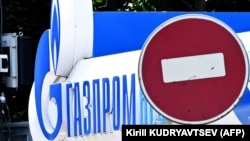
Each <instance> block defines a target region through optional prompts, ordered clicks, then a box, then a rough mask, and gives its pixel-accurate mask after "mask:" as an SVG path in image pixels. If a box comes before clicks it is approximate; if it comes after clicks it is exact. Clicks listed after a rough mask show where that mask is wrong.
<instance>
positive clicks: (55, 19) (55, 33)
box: [50, 1, 60, 72]
mask: <svg viewBox="0 0 250 141" xmlns="http://www.w3.org/2000/svg"><path fill="white" fill-rule="evenodd" d="M50 21H51V23H50V30H51V37H50V41H51V42H50V47H51V52H52V61H53V67H54V71H55V72H56V70H57V64H58V57H59V49H60V15H59V6H58V1H56V2H53V5H52V14H51V19H50Z"/></svg>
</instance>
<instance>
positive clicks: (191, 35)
mask: <svg viewBox="0 0 250 141" xmlns="http://www.w3.org/2000/svg"><path fill="white" fill-rule="evenodd" d="M138 75H139V83H140V85H141V88H142V91H143V93H144V95H145V97H146V98H147V100H148V101H149V103H150V104H151V105H152V107H153V108H154V109H155V110H156V111H158V112H159V113H160V114H162V115H163V116H165V117H166V118H167V119H169V120H172V121H174V122H177V123H180V124H208V123H210V122H213V121H215V120H218V119H220V118H221V117H223V116H225V115H226V114H227V113H229V112H230V111H231V110H232V109H233V108H234V107H235V105H236V104H237V103H238V102H239V100H240V98H241V96H242V95H243V93H244V91H245V89H246V86H247V82H248V58H247V54H246V51H245V48H244V46H243V44H242V43H241V41H240V39H239V38H238V36H237V35H236V33H235V32H234V31H233V30H232V29H231V28H230V27H229V26H228V25H227V24H225V23H224V22H222V21H220V20H218V19H216V18H214V17H211V16H208V15H203V14H184V15H181V16H177V17H174V18H172V19H169V20H167V21H166V22H164V23H163V24H161V25H160V26H159V27H158V28H156V29H155V30H154V31H153V32H152V33H151V35H150V36H149V37H148V39H147V40H146V41H145V44H144V46H143V48H142V51H141V55H140V59H139V72H138Z"/></svg>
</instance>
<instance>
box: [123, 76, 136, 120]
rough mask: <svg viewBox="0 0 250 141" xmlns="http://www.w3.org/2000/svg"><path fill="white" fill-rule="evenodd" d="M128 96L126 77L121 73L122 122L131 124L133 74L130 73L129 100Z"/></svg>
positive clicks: (133, 90) (133, 102)
mask: <svg viewBox="0 0 250 141" xmlns="http://www.w3.org/2000/svg"><path fill="white" fill-rule="evenodd" d="M128 97H129V95H128V90H127V77H126V75H123V124H126V123H128V124H131V119H132V124H135V109H136V107H135V74H132V75H131V90H130V100H128ZM129 101H130V102H129ZM128 103H130V105H129V104H128Z"/></svg>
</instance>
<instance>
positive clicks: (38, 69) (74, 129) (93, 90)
mask: <svg viewBox="0 0 250 141" xmlns="http://www.w3.org/2000/svg"><path fill="white" fill-rule="evenodd" d="M59 12H60V11H59V6H58V0H53V5H52V16H51V29H50V35H51V36H49V31H48V30H47V31H45V32H44V33H43V35H42V36H41V38H40V41H39V44H38V49H37V56H36V62H35V102H36V110H37V117H38V122H39V125H40V128H41V130H42V133H43V134H44V136H45V137H46V138H47V139H48V140H54V139H55V138H56V137H57V136H58V134H59V133H60V129H61V127H62V123H63V119H62V118H63V111H62V110H66V113H67V115H66V116H67V127H68V129H67V130H68V136H78V135H88V134H90V133H101V132H106V131H107V129H108V123H106V122H103V121H106V120H107V119H106V116H104V115H105V114H107V113H109V112H110V111H112V119H113V120H112V122H113V123H112V126H113V127H112V128H113V130H120V127H121V125H122V124H155V120H156V119H157V120H158V121H160V122H161V123H163V124H164V123H166V119H165V118H164V117H163V116H161V115H159V114H158V113H156V112H155V111H154V109H153V108H152V107H151V106H150V105H149V103H148V102H147V100H146V98H145V97H144V95H143V93H142V91H140V92H139V95H140V96H139V99H136V96H135V95H136V94H138V92H135V89H136V88H135V87H136V85H135V84H136V81H135V77H136V74H131V75H128V74H124V75H123V76H115V74H114V77H113V78H112V79H110V78H108V77H103V78H97V79H94V80H85V81H84V80H83V81H82V82H74V83H68V84H66V83H64V84H61V83H58V84H51V85H50V91H49V99H52V98H53V99H54V101H55V102H56V105H57V115H58V116H57V121H56V125H55V127H47V126H48V125H47V122H46V121H45V118H46V117H45V115H44V114H43V107H44V103H42V97H43V93H42V87H43V82H44V79H45V76H46V74H47V73H48V72H49V71H50V54H49V49H50V47H51V51H52V60H53V67H54V70H55V71H56V69H57V63H58V57H59V56H58V55H59V50H60V13H59ZM127 78H131V81H130V82H128V83H127ZM129 84H130V90H129V89H128V85H129ZM63 85H64V86H65V85H66V88H65V87H62V86H63ZM101 85H103V86H106V87H103V89H101V88H100V86H101ZM80 87H82V90H83V91H80ZM63 88H64V89H63ZM120 89H123V91H122V93H120V91H118V90H120ZM71 90H74V93H73V94H74V95H75V97H73V101H74V102H73V103H74V104H73V105H71V104H72V103H71V102H70V96H71V94H72V93H71V92H70V91H71ZM62 91H63V92H66V97H67V100H66V101H62ZM111 94H112V96H111ZM128 94H130V96H131V95H132V96H133V97H132V98H131V97H130V98H128ZM101 95H104V96H105V97H104V98H103V99H102V100H103V101H102V105H101V102H100V98H99V97H100V96H101ZM80 97H87V98H88V99H87V104H86V105H84V107H81V106H80V105H82V104H83V103H81V101H80ZM91 97H92V99H95V101H93V103H91V102H90V101H91V100H90V98H91ZM111 97H112V99H111ZM120 97H122V98H121V99H120ZM249 99H250V93H249V90H248V89H246V91H245V93H244V96H243V97H242V100H241V101H240V102H239V104H238V105H237V107H236V108H235V109H234V112H235V114H236V116H237V118H238V119H239V120H240V121H241V123H242V124H250V120H249ZM63 103H67V104H66V105H67V109H63V108H62V105H63ZM121 103H123V104H121ZM91 104H92V106H93V107H92V108H93V110H92V109H91V107H89V106H90V105H91ZM137 106H139V107H140V109H139V111H135V110H136V109H137V108H136V107H137ZM70 107H73V108H70ZM242 107H243V108H242ZM121 109H122V110H121ZM242 109H245V111H243V112H242ZM82 110H85V111H87V113H88V114H87V115H89V116H88V117H86V116H84V117H82V116H81V112H82ZM137 112H138V113H139V114H136V113H137ZM137 116H140V119H139V123H137V122H136V121H135V120H136V117H137ZM47 118H48V117H47ZM47 120H48V119H47ZM70 127H71V128H70Z"/></svg>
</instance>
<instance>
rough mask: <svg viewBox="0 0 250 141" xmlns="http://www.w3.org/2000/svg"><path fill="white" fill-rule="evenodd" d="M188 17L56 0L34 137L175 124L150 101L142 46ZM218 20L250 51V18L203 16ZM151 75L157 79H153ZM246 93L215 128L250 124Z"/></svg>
mask: <svg viewBox="0 0 250 141" xmlns="http://www.w3.org/2000/svg"><path fill="white" fill-rule="evenodd" d="M182 14H186V13H185V12H140V13H139V12H138V13H136V12H131V13H130V12H100V13H99V12H93V11H92V1H91V0H73V1H72V0H52V4H51V23H50V28H49V29H47V30H46V31H44V33H43V34H42V35H41V38H40V41H39V44H38V48H37V54H36V61H35V80H34V84H33V87H32V90H31V93H30V101H29V125H30V132H31V135H32V138H33V140H44V141H46V140H58V141H59V140H65V141H73V140H88V141H103V140H108V141H117V140H121V126H122V125H123V124H173V123H174V121H173V122H172V121H169V120H167V119H166V118H165V117H163V116H162V115H161V114H159V113H158V112H156V111H155V110H154V109H153V108H152V107H151V105H150V104H149V103H148V101H147V99H146V98H145V97H144V94H143V93H142V90H141V88H140V85H139V80H138V61H139V57H140V53H141V48H142V46H143V44H144V42H145V40H146V39H147V37H148V36H149V35H150V33H151V32H152V31H153V30H154V29H155V28H157V26H159V25H160V24H161V23H163V22H164V21H166V20H168V19H170V18H172V17H175V16H178V15H182ZM199 14H206V15H209V16H212V17H215V18H218V19H220V20H222V21H224V22H225V23H226V24H228V25H229V26H230V27H232V29H233V30H234V31H235V32H236V33H238V35H239V37H240V38H241V39H242V41H243V43H244V45H245V47H246V50H249V48H250V46H249V43H248V41H247V40H248V38H246V37H248V32H247V31H249V30H250V24H248V23H249V20H248V19H249V17H250V13H215V12H214V13H209V12H206V13H199ZM152 75H153V74H152ZM249 99H250V94H249V90H248V88H246V90H245V93H244V95H243V97H242V99H241V101H240V102H239V103H238V104H237V106H236V107H235V108H234V109H233V111H231V112H230V113H229V114H227V116H225V117H223V118H221V119H219V120H218V121H215V122H214V123H216V124H249V123H250V119H249V116H250V110H249V107H250V102H249Z"/></svg>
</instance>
